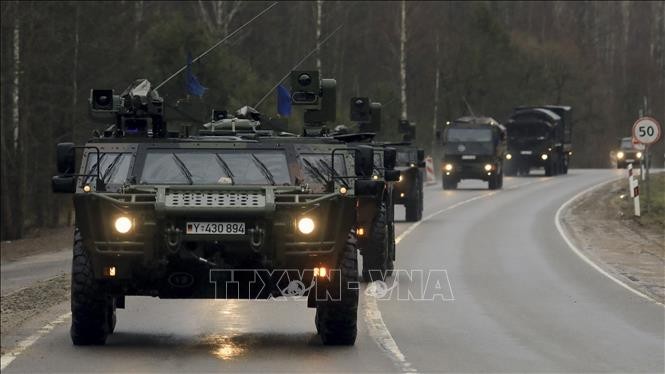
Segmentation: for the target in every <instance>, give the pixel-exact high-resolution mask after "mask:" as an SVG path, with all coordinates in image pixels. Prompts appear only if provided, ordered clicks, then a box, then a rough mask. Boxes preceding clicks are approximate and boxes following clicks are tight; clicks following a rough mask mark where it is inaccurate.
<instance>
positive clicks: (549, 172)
mask: <svg viewBox="0 0 665 374" xmlns="http://www.w3.org/2000/svg"><path fill="white" fill-rule="evenodd" d="M554 175H555V174H554V165H552V162H551V161H550V162H548V163H547V164H545V176H546V177H551V176H554Z"/></svg>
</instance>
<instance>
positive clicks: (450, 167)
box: [443, 164, 453, 171]
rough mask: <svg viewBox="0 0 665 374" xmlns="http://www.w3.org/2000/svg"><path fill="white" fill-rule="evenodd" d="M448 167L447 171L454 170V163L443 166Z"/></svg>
mask: <svg viewBox="0 0 665 374" xmlns="http://www.w3.org/2000/svg"><path fill="white" fill-rule="evenodd" d="M443 168H444V169H446V171H452V170H453V164H446V166H444V167H443Z"/></svg>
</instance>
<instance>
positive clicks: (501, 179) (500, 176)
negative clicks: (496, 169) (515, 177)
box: [497, 174, 503, 189]
mask: <svg viewBox="0 0 665 374" xmlns="http://www.w3.org/2000/svg"><path fill="white" fill-rule="evenodd" d="M497 179H498V186H497V187H498V188H499V189H502V188H503V174H498V175H497Z"/></svg>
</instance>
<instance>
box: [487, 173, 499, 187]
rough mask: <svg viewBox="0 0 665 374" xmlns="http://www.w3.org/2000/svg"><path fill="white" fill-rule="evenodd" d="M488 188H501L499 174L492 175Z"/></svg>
mask: <svg viewBox="0 0 665 374" xmlns="http://www.w3.org/2000/svg"><path fill="white" fill-rule="evenodd" d="M487 188H489V189H490V190H496V189H498V188H499V178H498V175H497V174H494V175H492V176H490V180H489V181H488V182H487Z"/></svg>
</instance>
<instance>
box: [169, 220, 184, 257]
mask: <svg viewBox="0 0 665 374" xmlns="http://www.w3.org/2000/svg"><path fill="white" fill-rule="evenodd" d="M165 231H166V247H167V248H168V249H169V251H170V252H171V253H177V252H178V251H179V250H180V243H182V230H180V229H179V228H178V227H175V226H174V225H173V224H171V227H169V228H167V229H166V230H165Z"/></svg>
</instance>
